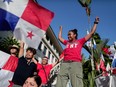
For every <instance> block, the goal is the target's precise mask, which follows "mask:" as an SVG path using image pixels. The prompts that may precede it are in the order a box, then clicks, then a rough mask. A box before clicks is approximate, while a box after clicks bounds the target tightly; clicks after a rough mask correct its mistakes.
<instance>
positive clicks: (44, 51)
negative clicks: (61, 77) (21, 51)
mask: <svg viewBox="0 0 116 87" xmlns="http://www.w3.org/2000/svg"><path fill="white" fill-rule="evenodd" d="M46 51H47V48H46V47H45V46H44V50H43V54H44V55H46Z"/></svg>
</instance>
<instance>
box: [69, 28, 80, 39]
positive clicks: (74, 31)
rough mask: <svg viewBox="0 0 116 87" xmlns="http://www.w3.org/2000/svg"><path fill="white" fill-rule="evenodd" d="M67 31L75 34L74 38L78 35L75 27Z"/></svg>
mask: <svg viewBox="0 0 116 87" xmlns="http://www.w3.org/2000/svg"><path fill="white" fill-rule="evenodd" d="M69 32H73V33H74V34H76V37H75V38H76V39H77V36H78V33H77V32H78V30H77V29H72V30H69Z"/></svg>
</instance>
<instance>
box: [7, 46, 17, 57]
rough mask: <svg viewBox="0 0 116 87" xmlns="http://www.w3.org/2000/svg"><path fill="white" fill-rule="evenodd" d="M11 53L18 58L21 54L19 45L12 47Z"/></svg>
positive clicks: (10, 48)
mask: <svg viewBox="0 0 116 87" xmlns="http://www.w3.org/2000/svg"><path fill="white" fill-rule="evenodd" d="M9 51H10V54H11V55H14V56H17V55H18V53H19V47H18V46H17V45H12V46H10V47H9Z"/></svg>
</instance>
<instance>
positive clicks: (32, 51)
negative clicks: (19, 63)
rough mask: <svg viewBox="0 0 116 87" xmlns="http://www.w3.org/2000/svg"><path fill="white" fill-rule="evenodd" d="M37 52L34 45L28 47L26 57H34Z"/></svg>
mask: <svg viewBox="0 0 116 87" xmlns="http://www.w3.org/2000/svg"><path fill="white" fill-rule="evenodd" d="M35 54H36V49H34V48H32V47H28V48H27V49H26V54H25V57H26V58H27V59H32V58H33V57H34V55H35Z"/></svg>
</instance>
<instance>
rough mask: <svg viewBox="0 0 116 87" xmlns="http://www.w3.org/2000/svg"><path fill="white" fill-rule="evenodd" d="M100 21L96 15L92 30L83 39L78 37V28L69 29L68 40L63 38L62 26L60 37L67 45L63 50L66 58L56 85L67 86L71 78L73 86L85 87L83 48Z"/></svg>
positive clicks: (58, 86)
mask: <svg viewBox="0 0 116 87" xmlns="http://www.w3.org/2000/svg"><path fill="white" fill-rule="evenodd" d="M98 22H99V18H98V17H96V18H95V22H94V25H93V27H92V29H91V32H90V33H89V34H87V35H86V36H85V37H83V38H81V39H77V36H78V33H77V29H72V30H69V32H68V40H65V39H63V38H62V26H60V31H59V35H58V39H59V40H60V42H61V43H62V44H64V45H65V46H66V47H65V49H64V51H63V52H64V59H63V63H62V64H61V66H60V72H59V74H58V77H57V83H56V87H66V85H67V82H68V80H69V79H70V82H71V85H72V87H83V81H82V78H83V74H82V63H81V62H82V57H81V50H82V47H83V45H84V44H85V43H86V41H87V40H89V39H90V38H91V37H92V35H93V34H94V32H95V31H96V27H97V24H98Z"/></svg>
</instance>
